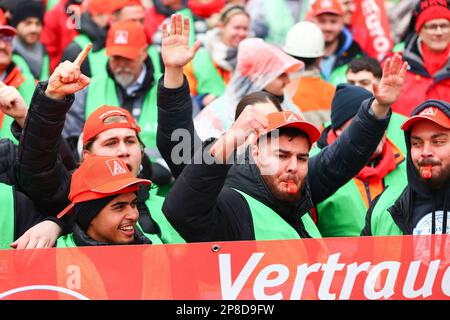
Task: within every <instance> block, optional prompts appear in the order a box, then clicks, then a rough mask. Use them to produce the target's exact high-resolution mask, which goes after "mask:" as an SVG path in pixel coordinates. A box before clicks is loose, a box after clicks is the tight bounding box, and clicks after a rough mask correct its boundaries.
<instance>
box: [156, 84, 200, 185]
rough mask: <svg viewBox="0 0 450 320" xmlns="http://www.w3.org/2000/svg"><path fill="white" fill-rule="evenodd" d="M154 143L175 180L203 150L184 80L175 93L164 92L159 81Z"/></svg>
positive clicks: (169, 90) (165, 89) (187, 87)
mask: <svg viewBox="0 0 450 320" xmlns="http://www.w3.org/2000/svg"><path fill="white" fill-rule="evenodd" d="M156 139H157V140H156V141H157V146H158V149H159V151H160V153H161V156H162V157H163V159H164V160H165V161H166V163H167V164H168V166H169V168H170V170H171V171H172V175H173V176H174V177H175V178H177V177H178V176H179V175H180V174H181V171H183V168H184V166H185V165H186V164H187V163H190V160H191V158H192V156H193V155H194V153H195V151H196V150H197V149H199V148H201V146H202V142H201V140H200V138H199V137H198V135H197V133H196V132H195V129H194V122H193V120H192V101H191V96H190V93H189V84H188V82H187V80H186V78H184V82H183V85H182V86H181V87H180V88H176V89H168V88H165V87H164V77H161V79H160V80H159V84H158V131H157V137H156ZM172 139H174V140H172ZM172 153H173V155H172Z"/></svg>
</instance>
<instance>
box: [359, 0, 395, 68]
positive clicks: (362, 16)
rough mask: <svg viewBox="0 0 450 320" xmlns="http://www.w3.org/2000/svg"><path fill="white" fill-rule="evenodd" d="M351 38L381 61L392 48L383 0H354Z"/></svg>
mask: <svg viewBox="0 0 450 320" xmlns="http://www.w3.org/2000/svg"><path fill="white" fill-rule="evenodd" d="M355 5H356V9H355V12H354V13H353V17H352V26H353V39H354V40H355V41H356V42H358V44H359V45H360V46H361V48H362V49H363V50H364V51H365V52H366V53H367V54H368V55H369V56H371V57H373V58H375V59H378V61H381V60H382V59H383V58H384V57H385V56H386V55H387V54H388V53H389V52H390V51H391V50H392V48H393V46H394V42H393V40H392V35H391V27H390V25H389V18H388V16H387V13H386V9H385V7H384V0H355Z"/></svg>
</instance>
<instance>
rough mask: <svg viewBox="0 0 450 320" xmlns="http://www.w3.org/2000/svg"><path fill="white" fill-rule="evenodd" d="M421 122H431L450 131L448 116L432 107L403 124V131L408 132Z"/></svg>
mask: <svg viewBox="0 0 450 320" xmlns="http://www.w3.org/2000/svg"><path fill="white" fill-rule="evenodd" d="M420 120H429V121H432V122H434V123H436V124H437V125H440V126H441V127H444V128H446V129H450V119H449V118H448V116H447V115H446V114H445V113H444V112H443V111H442V110H441V109H439V108H438V107H433V106H430V107H428V108H425V109H423V110H422V111H421V112H420V113H419V114H418V115H415V116H412V117H411V118H409V119H408V120H406V121H405V122H404V123H403V124H402V130H403V131H408V130H409V129H411V127H412V126H413V125H414V124H415V123H416V122H417V121H420Z"/></svg>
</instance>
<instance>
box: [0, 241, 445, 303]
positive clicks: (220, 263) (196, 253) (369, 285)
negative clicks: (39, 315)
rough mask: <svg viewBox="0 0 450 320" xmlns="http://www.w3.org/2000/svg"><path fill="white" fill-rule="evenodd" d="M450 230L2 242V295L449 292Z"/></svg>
mask: <svg viewBox="0 0 450 320" xmlns="http://www.w3.org/2000/svg"><path fill="white" fill-rule="evenodd" d="M449 242H450V237H449V236H415V237H413V236H404V237H359V238H326V239H321V240H315V239H306V240H290V241H264V242H256V241H246V242H222V243H195V244H187V245H154V246H151V245H150V246H110V247H80V248H72V249H37V250H19V251H13V250H5V251H0V299H183V300H199V299H213V300H215V299H226V300H235V299H258V300H263V299H293V300H298V299H340V300H347V299H371V300H374V299H449V297H450V243H449Z"/></svg>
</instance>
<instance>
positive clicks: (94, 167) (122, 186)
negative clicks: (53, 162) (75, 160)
mask: <svg viewBox="0 0 450 320" xmlns="http://www.w3.org/2000/svg"><path fill="white" fill-rule="evenodd" d="M150 184H151V181H150V180H146V179H138V178H136V177H134V176H133V174H132V173H131V172H130V170H129V169H128V167H127V165H126V164H125V163H124V162H123V161H122V160H121V159H119V158H117V157H105V156H96V155H88V156H87V157H86V158H85V159H84V160H83V162H82V163H81V165H80V167H79V168H78V169H77V170H75V172H74V173H73V175H72V181H71V183H70V193H69V200H70V201H71V204H70V205H69V206H68V207H66V208H65V209H64V210H63V211H61V213H59V214H58V216H57V217H58V218H61V217H63V216H64V215H66V214H68V213H70V212H71V211H72V209H73V207H74V206H75V204H77V203H80V202H86V201H90V200H95V199H101V198H105V197H109V196H112V195H115V194H123V193H128V192H135V191H137V190H138V188H139V186H140V185H150Z"/></svg>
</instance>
